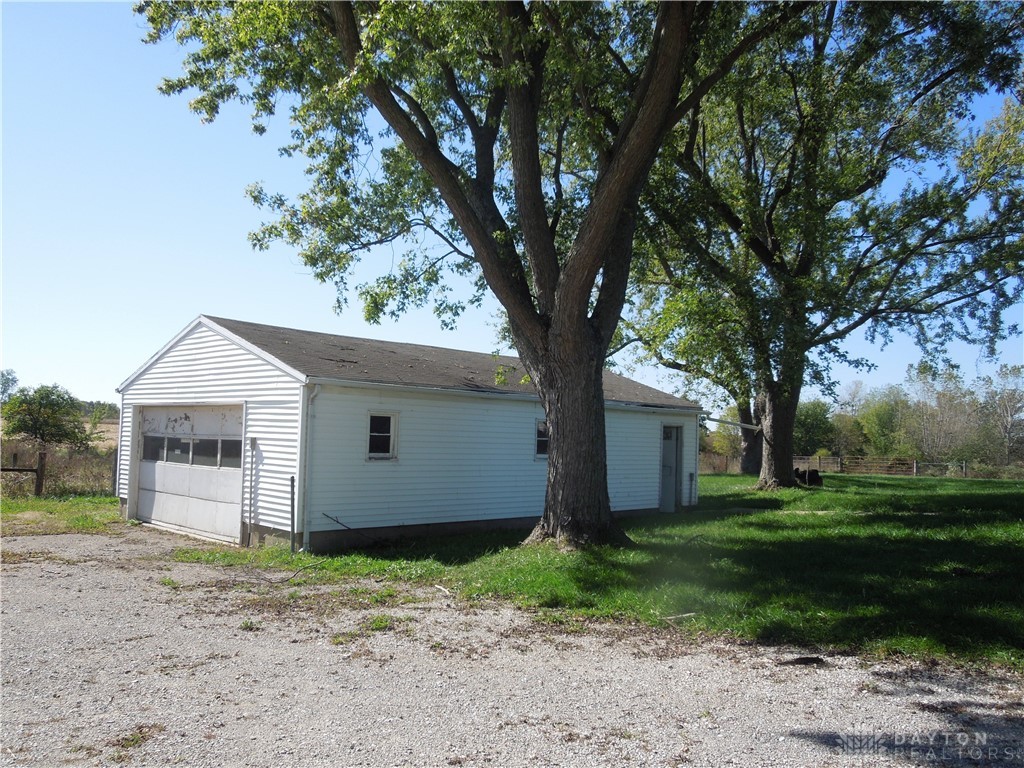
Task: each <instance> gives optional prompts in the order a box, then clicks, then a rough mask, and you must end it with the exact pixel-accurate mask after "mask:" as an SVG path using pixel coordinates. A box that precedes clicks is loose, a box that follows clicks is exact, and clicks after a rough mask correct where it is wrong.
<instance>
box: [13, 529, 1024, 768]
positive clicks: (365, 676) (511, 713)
mask: <svg viewBox="0 0 1024 768" xmlns="http://www.w3.org/2000/svg"><path fill="white" fill-rule="evenodd" d="M183 543H188V544H189V545H191V544H192V542H191V541H186V540H183V539H180V538H178V537H176V536H174V535H172V534H167V533H163V532H160V531H156V530H153V529H149V528H130V529H127V532H126V533H125V534H123V535H118V536H112V535H102V536H84V535H59V536H46V537H32V536H26V537H18V538H4V539H3V541H2V545H3V569H2V579H0V588H2V621H3V624H2V662H3V671H2V674H3V690H2V694H3V698H2V731H0V741H2V747H0V750H2V751H0V754H2V757H0V762H2V764H3V765H40V766H56V765H112V764H121V765H132V766H167V765H184V766H274V767H275V768H276V767H277V766H399V765H415V766H546V765H552V766H590V765H607V766H675V765H695V766H724V765H737V766H876V765H878V766H890V765H999V766H1003V765H1014V766H1024V680H1022V679H1021V678H1020V677H1018V676H1014V675H1009V674H1006V673H998V674H988V673H982V672H978V671H973V672H966V671H963V670H959V669H954V668H944V667H934V666H923V665H917V664H896V663H890V662H886V663H873V662H865V661H863V660H860V659H857V658H853V657H836V656H828V657H825V658H816V657H813V656H812V655H811V654H810V652H807V651H801V650H800V649H793V648H777V647H757V646H749V645H741V644H735V643H727V642H722V641H713V642H704V643H700V644H695V643H693V642H691V641H686V640H684V639H683V638H682V637H681V636H680V635H679V633H677V632H675V631H673V630H659V631H654V630H650V629H647V628H642V627H635V626H621V625H619V626H609V625H587V626H585V627H581V626H577V627H564V626H562V627H559V626H551V625H549V624H545V623H544V622H542V621H539V620H538V617H537V616H534V615H532V614H530V613H528V612H525V611H521V610H517V609H513V608H509V607H507V606H504V605H500V604H483V605H481V604H467V603H465V602H463V601H461V600H459V599H456V598H455V597H453V596H451V595H448V594H446V593H445V592H444V591H443V590H441V589H439V588H434V587H430V586H427V587H410V586H407V585H395V584H390V583H383V582H350V583H344V584H332V585H329V586H323V587H311V586H298V587H297V586H295V585H294V584H290V583H288V582H285V581H282V579H283V578H284V577H286V576H287V575H288V574H280V573H256V572H242V571H240V570H239V569H237V568H235V569H221V568H216V567H211V566H206V565H191V564H181V563H174V562H173V561H172V560H171V559H170V553H171V552H172V550H173V549H174V548H175V547H176V546H181V545H182V544H183ZM269 579H276V580H278V581H276V582H272V581H270V580H269Z"/></svg>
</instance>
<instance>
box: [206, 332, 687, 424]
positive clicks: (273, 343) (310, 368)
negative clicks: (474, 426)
mask: <svg viewBox="0 0 1024 768" xmlns="http://www.w3.org/2000/svg"><path fill="white" fill-rule="evenodd" d="M198 322H202V323H204V324H206V325H208V326H210V327H211V328H213V329H214V330H218V331H220V332H221V333H225V335H227V336H229V337H234V339H235V340H237V341H241V342H243V343H244V344H245V345H246V346H248V347H251V348H253V349H254V350H256V351H259V352H262V353H263V354H264V355H266V356H267V357H269V358H271V359H272V360H275V361H277V363H278V364H279V365H281V366H283V367H284V368H286V369H290V370H291V371H294V372H297V373H299V374H301V375H302V376H305V377H306V379H307V380H309V379H320V380H325V381H337V382H365V383H368V384H384V385H391V386H396V385H397V386H405V387H416V388H420V387H422V388H427V389H443V390H453V391H462V392H484V393H494V394H521V395H529V396H532V397H536V394H537V393H536V390H535V389H534V388H533V385H532V384H531V383H529V381H527V382H525V383H524V382H523V377H524V376H525V375H526V369H525V368H524V367H523V365H522V363H521V362H520V360H519V358H517V357H510V356H504V355H492V354H485V353H481V352H465V351H461V350H457V349H447V348H445V347H431V346H425V345H422V344H407V343H403V342H393V341H377V340H374V339H362V338H357V337H352V336H335V335H333V334H329V333H317V332H315V331H301V330H296V329H294V328H281V327H278V326H273V325H262V324H259V323H249V322H244V321H242V320H230V319H228V318H223V317H212V316H209V315H201V316H200V317H199V318H198ZM502 372H503V375H502V376H501V382H500V383H499V381H498V379H499V374H500V373H502ZM604 394H605V400H606V401H608V402H612V403H623V404H628V405H639V406H646V407H654V408H673V409H680V410H700V406H698V405H697V404H696V403H692V402H690V401H687V400H683V399H681V398H678V397H674V396H672V395H669V394H667V393H665V392H662V391H660V390H658V389H654V388H653V387H648V386H646V385H644V384H640V383H639V382H636V381H633V380H631V379H627V378H626V377H625V376H620V375H618V374H616V373H612V372H611V371H605V374H604Z"/></svg>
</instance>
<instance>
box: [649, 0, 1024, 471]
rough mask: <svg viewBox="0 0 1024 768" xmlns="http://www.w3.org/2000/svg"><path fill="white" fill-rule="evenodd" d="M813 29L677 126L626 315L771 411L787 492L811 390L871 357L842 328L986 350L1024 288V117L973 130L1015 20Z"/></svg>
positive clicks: (666, 355) (866, 13)
mask: <svg viewBox="0 0 1024 768" xmlns="http://www.w3.org/2000/svg"><path fill="white" fill-rule="evenodd" d="M802 22H803V23H802V24H800V25H791V26H789V27H787V30H785V31H784V33H783V34H779V35H776V36H774V37H773V38H772V40H771V41H770V44H768V45H765V46H763V47H761V48H760V49H759V50H758V51H757V52H756V54H754V55H751V56H747V57H745V58H744V59H743V61H742V62H740V63H739V64H738V65H737V67H735V68H734V70H733V71H732V72H731V73H730V75H729V76H728V77H727V78H726V79H725V81H724V82H723V83H721V87H720V88H718V89H716V91H715V92H714V94H712V95H711V97H710V98H709V99H706V100H704V102H702V104H701V105H699V108H698V109H695V110H694V111H693V112H691V114H690V116H689V119H688V121H687V123H686V124H685V125H684V126H681V127H680V129H679V130H677V131H676V132H675V133H674V134H673V137H674V138H675V141H674V142H673V143H672V144H671V145H670V146H668V147H667V149H666V151H665V152H664V153H663V154H662V156H661V159H660V161H659V164H658V165H657V167H656V169H655V171H654V173H653V175H652V183H651V184H650V186H649V190H650V194H649V195H648V196H647V197H646V199H645V210H646V211H648V212H649V213H650V215H649V217H648V219H647V220H646V221H645V223H644V226H642V227H641V232H642V233H643V235H644V243H645V246H644V248H643V249H642V250H641V251H640V252H641V253H642V254H643V258H642V259H638V260H637V266H638V269H637V279H638V282H639V283H640V286H641V290H642V294H641V297H640V298H639V299H638V300H637V301H636V302H635V304H634V305H633V307H632V309H633V310H634V313H633V316H632V330H633V331H634V332H635V333H636V335H637V336H639V337H640V338H641V339H643V340H644V342H645V344H646V346H647V349H648V350H650V351H652V353H653V355H654V356H655V357H658V358H660V359H663V360H664V359H668V360H672V361H674V362H675V363H677V364H678V366H679V367H681V368H683V369H685V370H689V371H694V372H699V371H701V370H703V371H708V370H710V371H711V375H712V376H713V377H715V380H716V383H719V384H720V385H721V386H723V387H724V388H725V389H727V390H729V391H735V392H737V393H739V394H740V395H741V396H742V397H743V398H746V399H747V400H749V401H753V402H755V403H758V404H759V405H760V406H761V411H760V418H761V422H760V426H761V428H762V430H763V434H764V448H763V461H762V466H761V475H760V485H761V486H763V487H771V486H774V485H780V484H781V485H787V484H791V483H792V482H793V481H792V477H791V476H792V455H793V423H794V419H795V415H796V407H797V404H798V403H799V400H800V393H801V390H802V387H803V386H804V384H805V383H808V382H810V383H814V384H817V385H819V386H821V387H824V388H826V389H828V388H830V387H831V386H832V385H833V384H834V382H833V381H832V379H831V376H830V367H831V365H832V363H833V362H835V361H837V360H842V361H845V362H847V363H851V364H853V365H855V366H870V365H871V361H870V360H868V359H851V357H850V356H849V355H848V353H847V352H846V351H845V350H844V348H843V347H842V345H841V343H842V341H843V340H844V339H845V338H846V337H847V336H849V334H851V333H853V332H854V331H856V330H858V329H863V330H865V331H866V333H867V334H868V336H869V338H871V339H875V338H876V337H877V338H879V339H882V340H887V339H888V338H890V335H891V334H892V333H893V332H895V331H907V332H909V333H911V334H913V335H914V336H915V338H916V340H917V341H918V342H919V343H920V344H921V345H922V346H923V347H925V348H927V349H929V350H931V351H932V353H933V354H935V353H939V352H941V350H942V347H943V345H944V344H945V343H946V342H948V341H949V340H951V339H954V338H959V339H966V340H969V341H972V342H979V341H984V342H989V343H994V341H995V340H997V339H999V338H1003V337H1004V336H1005V334H1006V333H1007V332H1008V331H1010V332H1012V331H1014V330H1015V328H1009V329H1007V328H1004V326H1003V324H1002V312H1003V310H1004V309H1005V308H1006V307H1008V306H1010V305H1012V304H1013V303H1015V302H1017V301H1019V300H1020V297H1021V295H1022V275H1024V260H1022V246H1021V234H1022V230H1024V140H1022V137H1024V107H1022V106H1021V105H1020V104H1019V103H1018V102H1016V101H1015V100H1013V99H1008V100H1007V102H1006V104H1005V107H1004V110H1003V112H1002V114H1001V115H1000V116H999V118H998V119H996V120H994V121H993V122H992V123H991V124H989V125H988V126H986V128H985V129H984V130H983V131H981V132H965V131H964V130H963V129H962V127H961V124H962V121H963V120H965V119H966V118H967V117H968V116H969V111H970V107H971V103H972V100H973V99H974V98H976V97H977V96H978V95H979V94H982V93H986V92H989V91H990V90H991V89H997V90H998V89H1008V88H1010V87H1012V86H1014V85H1015V84H1016V80H1015V78H1016V77H1018V75H1019V72H1020V66H1021V60H1022V52H1021V40H1022V36H1024V7H1022V6H1020V5H1016V4H1003V5H1000V4H984V3H956V4H948V3H942V4H919V3H908V4H881V3H879V4H874V3H845V4H843V3H822V4H819V5H815V6H814V7H813V9H812V11H811V12H809V13H807V14H805V15H804V16H803V17H802ZM694 214H696V215H694ZM648 225H649V226H648ZM698 288H699V289H700V292H698ZM708 305H711V308H709V307H708ZM666 318H667V319H668V321H666ZM725 357H727V358H729V360H730V361H738V363H739V370H737V369H736V368H735V367H734V366H733V365H731V364H727V365H722V362H721V361H722V359H723V358H725ZM730 388H731V389H730Z"/></svg>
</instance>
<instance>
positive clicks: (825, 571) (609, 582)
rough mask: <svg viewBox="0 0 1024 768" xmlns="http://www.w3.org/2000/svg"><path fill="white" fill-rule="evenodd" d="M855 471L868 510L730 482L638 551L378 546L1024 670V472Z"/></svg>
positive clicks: (503, 539)
mask: <svg viewBox="0 0 1024 768" xmlns="http://www.w3.org/2000/svg"><path fill="white" fill-rule="evenodd" d="M844 480H846V483H845V485H842V486H838V484H837V488H835V489H834V494H829V496H831V497H832V498H835V495H836V494H841V493H849V494H851V496H852V497H853V498H854V499H855V500H856V504H854V503H852V502H851V503H850V504H849V506H852V507H854V511H841V512H836V513H797V512H786V511H783V512H781V513H779V512H777V511H776V510H779V509H780V508H782V507H783V506H784V505H785V504H786V503H788V502H787V498H786V494H790V495H792V494H793V493H794V492H793V491H786V492H784V493H783V494H777V495H766V496H765V497H760V496H759V495H754V494H748V493H742V492H737V493H735V494H734V493H731V492H730V491H729V490H728V489H726V488H723V489H721V491H722V492H720V493H719V495H718V496H716V497H715V504H714V505H707V506H705V507H703V508H701V509H699V510H695V511H688V512H684V513H679V514H675V515H656V516H651V517H646V518H635V519H632V520H629V521H626V523H625V527H626V528H627V531H628V532H629V533H630V535H631V536H632V537H633V539H634V540H635V541H636V542H637V545H638V546H637V547H636V548H634V549H616V548H611V547H599V548H595V549H591V550H586V551H582V552H573V553H562V552H558V551H557V550H556V549H555V548H554V547H539V548H532V547H528V548H521V547H519V546H518V545H519V544H520V542H521V541H522V539H523V537H524V536H525V535H526V534H525V532H524V531H494V532H491V533H486V534H473V535H464V536H448V537H439V538H433V539H416V540H409V541H406V542H403V543H400V544H396V545H391V546H387V547H381V548H374V549H369V550H362V553H363V554H365V555H366V556H368V557H373V558H374V559H377V560H382V561H401V560H405V561H412V562H428V561H429V562H433V563H437V564H439V565H441V566H443V567H445V568H447V569H449V570H448V571H447V577H449V578H451V580H452V582H453V583H461V584H462V585H463V586H464V588H465V589H466V590H467V591H468V592H469V593H471V594H483V595H495V596H503V597H508V598H512V599H515V600H518V601H520V602H522V603H524V604H526V605H532V606H538V607H548V608H559V609H562V610H568V611H581V612H585V613H588V614H593V615H603V616H628V617H632V618H637V619H641V620H645V621H655V622H656V621H657V620H658V619H659V618H661V619H664V618H665V617H672V616H686V617H687V618H686V619H685V620H684V624H685V625H686V626H687V627H691V628H693V629H694V630H697V631H708V632H722V633H728V634H731V635H734V636H739V637H744V638H749V639H753V640H757V641H759V642H763V643H768V644H790V643H791V644H795V645H799V646H804V647H819V648H829V649H835V650H847V651H872V652H878V653H882V654H906V655H911V656H915V657H932V656H940V657H941V656H946V655H950V654H952V655H955V656H959V657H963V658H966V659H990V660H994V661H998V662H1000V663H1005V664H1009V665H1011V666H1015V667H1017V668H1024V579H1022V578H1021V574H1022V573H1024V525H1022V522H1021V521H1022V517H1024V513H1022V511H1021V510H1020V495H1019V492H1018V491H1017V487H1018V486H1019V485H1020V484H1019V483H1017V484H1015V483H1003V484H997V485H994V486H991V485H990V486H987V487H988V491H987V492H985V493H982V492H979V493H971V492H969V489H968V490H963V489H961V488H960V486H961V483H959V482H954V483H949V482H948V481H947V482H945V483H943V482H942V481H939V482H938V483H934V484H929V483H927V481H925V483H926V485H927V487H926V486H925V485H918V483H920V482H921V481H922V479H921V478H877V479H876V478H860V477H855V478H844ZM979 487H981V486H979ZM908 489H909V490H910V491H913V495H909V496H908V495H906V494H905V492H906V491H907V490H908ZM936 489H939V490H942V491H943V492H942V493H938V492H937V490H936ZM795 493H796V494H799V493H808V494H812V493H814V491H810V492H807V491H803V492H801V491H796V492H795ZM901 494H904V495H901ZM790 497H791V496H790ZM757 504H760V505H761V508H760V509H759V508H757ZM857 505H859V506H857ZM836 506H840V507H841V506H842V505H836Z"/></svg>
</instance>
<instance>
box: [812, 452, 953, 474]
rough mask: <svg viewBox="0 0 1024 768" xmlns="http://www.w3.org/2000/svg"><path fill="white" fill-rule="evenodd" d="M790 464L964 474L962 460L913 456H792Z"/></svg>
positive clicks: (822, 469)
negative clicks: (924, 459)
mask: <svg viewBox="0 0 1024 768" xmlns="http://www.w3.org/2000/svg"><path fill="white" fill-rule="evenodd" d="M793 466H794V467H799V468H800V469H816V470H818V471H819V472H839V473H846V474H850V475H905V476H910V477H920V476H927V477H967V462H966V461H953V462H925V461H918V460H917V459H904V458H884V457H875V456H847V457H843V456H794V457H793Z"/></svg>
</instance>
